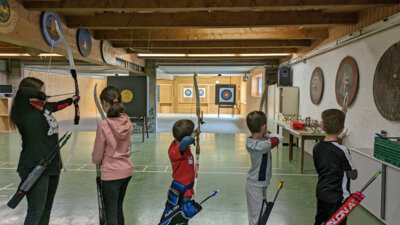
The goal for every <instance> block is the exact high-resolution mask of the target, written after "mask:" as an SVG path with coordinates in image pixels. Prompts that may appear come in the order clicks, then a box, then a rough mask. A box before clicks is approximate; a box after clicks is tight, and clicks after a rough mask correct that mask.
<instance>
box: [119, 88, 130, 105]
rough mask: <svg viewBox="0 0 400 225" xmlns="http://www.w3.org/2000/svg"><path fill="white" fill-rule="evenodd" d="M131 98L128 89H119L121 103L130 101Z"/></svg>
mask: <svg viewBox="0 0 400 225" xmlns="http://www.w3.org/2000/svg"><path fill="white" fill-rule="evenodd" d="M132 100H133V93H132V91H131V90H129V89H125V90H123V91H121V101H122V102H123V103H130V102H131V101H132Z"/></svg>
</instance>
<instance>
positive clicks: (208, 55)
mask: <svg viewBox="0 0 400 225" xmlns="http://www.w3.org/2000/svg"><path fill="white" fill-rule="evenodd" d="M187 56H188V57H235V56H237V54H188V55H187Z"/></svg>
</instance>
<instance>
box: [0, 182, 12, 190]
mask: <svg viewBox="0 0 400 225" xmlns="http://www.w3.org/2000/svg"><path fill="white" fill-rule="evenodd" d="M13 185H14V183H11V184H9V185H7V186H5V187H3V188H0V191H1V190H6V189H8V187H10V186H13Z"/></svg>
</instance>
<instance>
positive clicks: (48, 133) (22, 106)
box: [12, 88, 72, 176]
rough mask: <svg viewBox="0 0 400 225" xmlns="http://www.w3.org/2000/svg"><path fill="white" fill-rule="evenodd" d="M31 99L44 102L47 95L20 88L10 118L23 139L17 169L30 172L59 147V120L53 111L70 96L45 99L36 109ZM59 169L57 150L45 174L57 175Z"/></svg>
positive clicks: (66, 102) (64, 103) (64, 104)
mask: <svg viewBox="0 0 400 225" xmlns="http://www.w3.org/2000/svg"><path fill="white" fill-rule="evenodd" d="M31 99H38V100H40V101H44V100H45V99H46V95H45V94H44V93H43V92H41V91H38V90H36V89H33V88H20V89H19V90H18V91H17V94H16V96H15V99H14V106H13V111H12V112H13V118H15V123H16V125H17V128H18V131H19V133H20V134H21V138H22V151H21V155H20V158H19V163H18V169H17V172H19V173H20V174H21V173H22V174H27V173H29V172H30V171H31V170H32V169H33V168H34V167H35V166H37V165H38V164H39V163H40V162H41V161H42V160H44V159H47V158H48V157H49V155H50V154H51V153H52V151H54V149H55V148H56V146H58V123H57V121H56V120H55V118H54V117H53V116H52V115H51V113H52V112H55V111H57V110H60V109H61V108H62V107H60V106H66V105H71V104H72V99H71V98H69V99H66V100H63V101H60V102H55V103H52V102H48V103H46V104H45V105H44V106H43V110H39V109H37V108H36V107H34V106H33V105H32V104H31V103H30V100H31ZM61 168H62V163H61V157H60V153H59V152H58V153H57V155H56V157H54V159H53V161H52V162H51V163H50V164H49V166H48V168H47V169H46V170H45V172H44V175H49V176H52V175H59V174H60V170H61Z"/></svg>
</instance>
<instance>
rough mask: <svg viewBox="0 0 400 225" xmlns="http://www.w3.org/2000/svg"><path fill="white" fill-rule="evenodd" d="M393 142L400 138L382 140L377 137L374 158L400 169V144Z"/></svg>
mask: <svg viewBox="0 0 400 225" xmlns="http://www.w3.org/2000/svg"><path fill="white" fill-rule="evenodd" d="M391 140H400V138H391V137H388V138H386V139H382V138H379V137H375V143H374V156H375V158H377V159H380V160H382V161H384V162H387V163H390V164H392V165H394V166H397V167H400V144H398V143H396V142H393V141H391Z"/></svg>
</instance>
